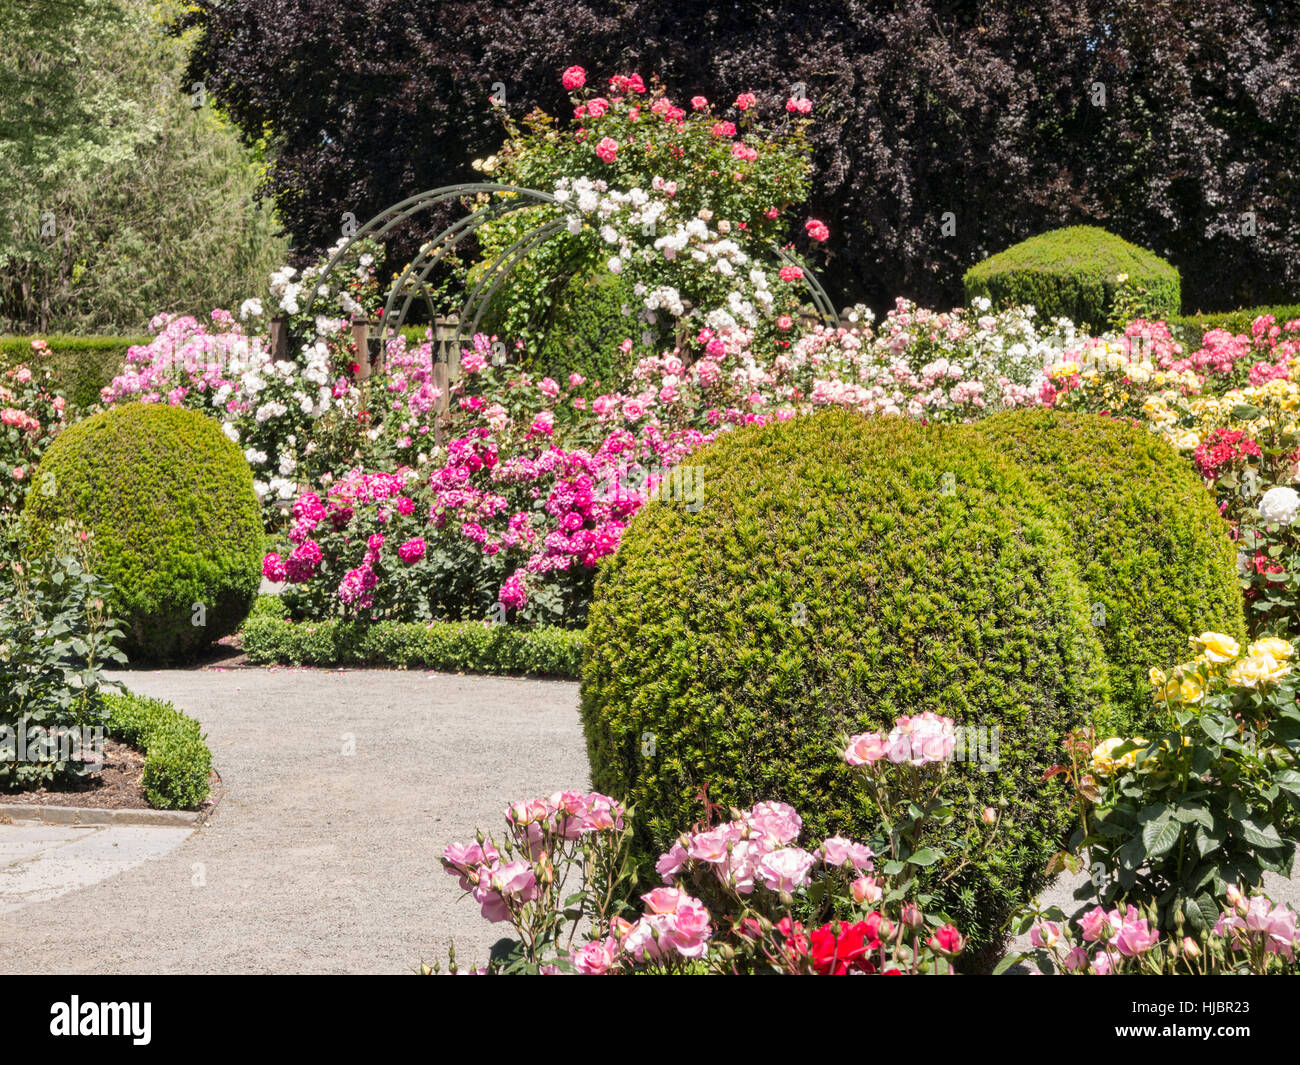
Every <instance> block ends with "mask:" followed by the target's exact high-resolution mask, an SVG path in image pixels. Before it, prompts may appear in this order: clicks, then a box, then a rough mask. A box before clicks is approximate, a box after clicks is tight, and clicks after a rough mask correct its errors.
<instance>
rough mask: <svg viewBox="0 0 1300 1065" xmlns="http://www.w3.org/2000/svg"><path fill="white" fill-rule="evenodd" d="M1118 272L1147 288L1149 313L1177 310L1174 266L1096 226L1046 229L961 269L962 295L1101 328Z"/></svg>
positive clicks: (1159, 314)
mask: <svg viewBox="0 0 1300 1065" xmlns="http://www.w3.org/2000/svg"><path fill="white" fill-rule="evenodd" d="M1120 274H1127V275H1128V278H1129V283H1130V284H1132V285H1139V286H1144V287H1145V288H1146V290H1147V303H1148V313H1149V314H1150V315H1152V316H1154V317H1158V318H1164V317H1168V316H1170V315H1175V314H1177V313H1178V310H1179V307H1180V306H1181V296H1180V293H1181V286H1182V282H1181V279H1180V278H1179V276H1178V270H1177V269H1176V268H1175V267H1174V266H1172V265H1171V264H1170V263H1168V262H1166V261H1165V260H1164V259H1162V258H1160V256H1158V255H1156V254H1155V253H1154V252H1150V251H1147V250H1146V249H1145V248H1139V247H1138V246H1137V245H1136V244H1130V243H1129V242H1128V241H1127V240H1124V239H1123V238H1121V237H1117V236H1115V235H1114V234H1113V233H1107V232H1106V231H1105V230H1104V229H1099V228H1098V227H1096V226H1069V227H1068V228H1066V229H1053V230H1051V231H1050V232H1047V233H1042V234H1040V235H1039V236H1036V237H1030V238H1029V239H1028V240H1023V241H1021V242H1020V243H1019V244H1013V245H1012V246H1011V247H1010V248H1008V249H1007V250H1006V251H1003V252H999V253H998V254H997V255H991V256H989V258H987V259H985V260H984V261H983V262H981V263H976V264H975V265H974V266H972V267H971V268H970V269H969V270H967V271H966V276H965V277H964V278H963V279H962V283H963V285H964V286H965V290H966V302H967V303H969V302H970V301H971V300H973V299H975V298H976V297H977V296H985V297H987V298H988V299H990V300H992V301H993V306H994V307H995V308H999V309H1000V308H1003V307H1014V306H1019V305H1022V304H1026V303H1030V304H1033V306H1034V308H1035V309H1036V310H1037V311H1038V317H1039V319H1040V320H1043V321H1046V320H1047V319H1050V318H1069V319H1071V320H1072V321H1074V322H1075V323H1077V324H1080V325H1082V324H1087V325H1090V326H1092V327H1093V328H1101V327H1103V326H1104V325H1105V324H1106V321H1107V317H1108V315H1109V313H1110V308H1111V304H1112V303H1113V302H1114V299H1115V291H1116V288H1117V287H1118V284H1119V282H1118V277H1119V275H1120Z"/></svg>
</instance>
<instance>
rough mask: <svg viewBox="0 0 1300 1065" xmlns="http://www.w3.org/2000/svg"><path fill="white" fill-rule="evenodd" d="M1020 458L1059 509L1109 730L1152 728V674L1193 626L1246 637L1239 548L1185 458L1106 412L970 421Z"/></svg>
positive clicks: (1183, 648) (1184, 654)
mask: <svg viewBox="0 0 1300 1065" xmlns="http://www.w3.org/2000/svg"><path fill="white" fill-rule="evenodd" d="M965 431H966V432H967V433H968V434H969V435H970V436H971V437H972V438H973V439H977V440H981V441H983V442H985V443H986V444H988V445H990V446H992V447H993V448H995V449H996V450H998V451H1001V452H1003V453H1004V454H1006V455H1007V456H1009V457H1011V458H1013V459H1014V460H1015V461H1016V463H1017V464H1018V465H1019V466H1020V467H1021V468H1022V469H1023V470H1024V471H1025V473H1026V474H1027V475H1028V476H1029V477H1030V479H1031V480H1033V482H1034V483H1035V485H1037V487H1038V488H1039V489H1040V490H1041V491H1042V492H1043V493H1044V494H1045V495H1046V496H1047V497H1048V498H1049V499H1050V500H1051V501H1052V502H1053V503H1055V504H1056V506H1057V507H1058V509H1059V510H1060V512H1061V514H1062V516H1063V517H1064V519H1065V522H1066V527H1067V529H1068V531H1069V535H1070V541H1071V544H1072V546H1073V550H1074V556H1075V560H1076V561H1077V562H1078V564H1079V573H1080V576H1081V577H1082V579H1083V582H1084V585H1085V588H1086V591H1087V594H1088V597H1089V608H1088V609H1089V616H1090V618H1091V620H1092V623H1093V626H1094V627H1095V628H1096V630H1097V635H1098V636H1099V637H1100V639H1101V643H1102V647H1103V648H1104V649H1105V651H1106V657H1107V659H1108V661H1109V663H1110V672H1111V676H1110V687H1111V700H1112V703H1113V705H1114V708H1115V714H1116V719H1115V721H1114V728H1115V729H1116V730H1117V731H1118V732H1119V733H1120V734H1121V735H1123V734H1125V733H1127V732H1129V731H1131V730H1132V729H1133V728H1135V727H1138V726H1143V725H1146V726H1149V723H1150V721H1151V718H1152V714H1153V704H1152V701H1151V684H1150V680H1149V676H1148V675H1149V673H1150V670H1151V669H1152V667H1157V668H1164V667H1165V666H1166V665H1168V664H1169V663H1171V662H1177V661H1181V660H1183V659H1186V658H1188V657H1190V652H1189V651H1188V647H1187V639H1188V636H1189V635H1194V634H1196V633H1200V632H1205V631H1206V630H1211V631H1215V632H1225V633H1228V634H1229V635H1230V636H1232V637H1233V638H1234V639H1237V640H1241V641H1245V640H1246V639H1247V636H1246V622H1245V617H1244V612H1243V602H1242V597H1241V589H1240V586H1239V582H1238V579H1237V549H1236V546H1235V545H1234V544H1233V542H1232V540H1231V539H1230V537H1229V535H1228V525H1227V523H1226V522H1225V521H1224V520H1223V518H1222V517H1221V516H1220V514H1219V508H1218V506H1217V505H1216V504H1215V502H1214V497H1213V496H1212V495H1211V494H1210V493H1209V491H1207V490H1206V488H1205V484H1204V482H1203V481H1202V480H1201V478H1200V476H1199V475H1198V474H1197V472H1196V470H1195V468H1194V467H1193V466H1192V464H1191V463H1190V462H1188V461H1187V459H1186V457H1185V456H1183V455H1180V454H1178V452H1177V451H1175V450H1174V449H1173V448H1172V447H1170V446H1169V444H1168V443H1166V442H1165V441H1164V440H1163V439H1161V438H1160V437H1159V436H1157V435H1155V434H1154V433H1150V432H1148V431H1147V430H1146V429H1144V428H1142V427H1141V426H1138V425H1133V424H1131V423H1129V422H1126V421H1121V420H1119V419H1117V418H1111V417H1107V416H1106V415H1102V414H1070V413H1066V412H1064V411H1029V410H1024V411H1008V412H1006V413H1003V414H996V415H994V416H993V417H991V418H987V419H985V420H983V421H981V422H976V423H974V424H973V425H971V426H968V427H967V428H966V430H965Z"/></svg>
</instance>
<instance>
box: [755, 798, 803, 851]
mask: <svg viewBox="0 0 1300 1065" xmlns="http://www.w3.org/2000/svg"><path fill="white" fill-rule="evenodd" d="M745 820H746V821H747V822H748V823H749V826H750V827H751V828H753V829H754V830H755V831H757V832H761V833H762V834H763V835H765V836H768V837H770V838H771V839H773V840H775V841H776V842H777V843H790V842H792V841H794V840H796V839H798V838H799V832H800V831H801V830H802V828H803V821H801V820H800V818H799V814H798V812H797V811H796V810H795V808H794V807H793V806H790V805H789V804H788V803H783V802H760V803H759V804H758V805H757V806H755V807H754V808H753V809H752V810H750V811H749V814H748V815H747V816H746V818H745Z"/></svg>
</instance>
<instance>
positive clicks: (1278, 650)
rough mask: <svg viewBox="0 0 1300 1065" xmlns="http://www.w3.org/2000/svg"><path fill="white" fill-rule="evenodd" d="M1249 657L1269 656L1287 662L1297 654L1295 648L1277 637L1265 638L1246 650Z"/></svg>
mask: <svg viewBox="0 0 1300 1065" xmlns="http://www.w3.org/2000/svg"><path fill="white" fill-rule="evenodd" d="M1246 654H1248V655H1268V656H1269V657H1270V658H1276V659H1277V660H1278V661H1279V662H1285V661H1286V660H1287V659H1289V658H1290V657H1291V656H1292V655H1294V654H1295V648H1294V647H1292V646H1291V644H1290V643H1289V642H1287V641H1286V640H1283V639H1279V638H1278V637H1277V636H1265V637H1263V638H1261V639H1258V640H1256V641H1255V642H1254V643H1252V644H1251V645H1250V646H1249V647H1247V648H1246Z"/></svg>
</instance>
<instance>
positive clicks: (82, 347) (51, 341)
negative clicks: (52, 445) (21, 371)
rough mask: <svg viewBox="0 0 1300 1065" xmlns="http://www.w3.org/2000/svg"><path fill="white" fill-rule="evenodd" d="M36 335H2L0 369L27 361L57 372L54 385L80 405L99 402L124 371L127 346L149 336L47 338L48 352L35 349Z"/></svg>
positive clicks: (140, 342)
mask: <svg viewBox="0 0 1300 1065" xmlns="http://www.w3.org/2000/svg"><path fill="white" fill-rule="evenodd" d="M34 339H36V338H35V337H0V370H4V369H8V368H9V367H11V366H17V365H18V364H19V363H26V364H27V365H28V366H32V367H37V366H48V367H50V368H51V369H52V370H53V371H54V378H53V387H54V388H55V389H56V390H57V391H59V392H62V393H63V394H64V395H65V396H66V397H67V398H68V399H69V401H71V402H72V403H75V404H76V405H77V406H78V407H81V408H83V409H84V408H86V407H91V406H94V404H96V403H98V402H99V390H100V389H101V388H103V387H104V386H105V385H106V384H108V383H109V382H110V381H111V380H113V378H114V377H116V376H117V375H118V373H120V372H121V369H122V367H123V366H124V365H125V364H126V353H127V349H128V348H131V347H133V346H134V345H136V344H148V343H149V340H150V338H149V337H97V336H96V337H69V336H49V337H45V338H44V340H45V343H46V345H47V346H48V348H49V353H48V354H47V355H38V354H37V353H36V352H34V351H33V350H32V341H33V340H34Z"/></svg>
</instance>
